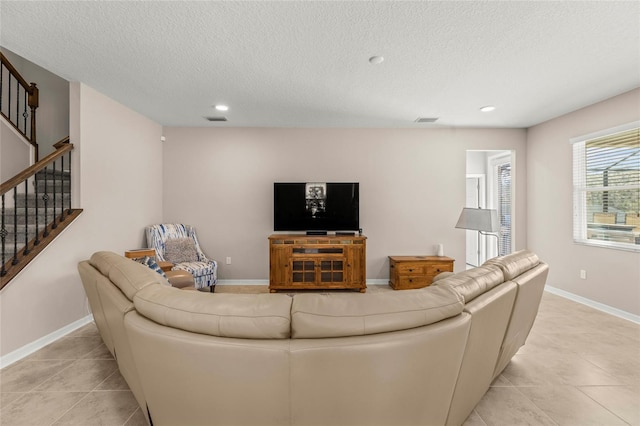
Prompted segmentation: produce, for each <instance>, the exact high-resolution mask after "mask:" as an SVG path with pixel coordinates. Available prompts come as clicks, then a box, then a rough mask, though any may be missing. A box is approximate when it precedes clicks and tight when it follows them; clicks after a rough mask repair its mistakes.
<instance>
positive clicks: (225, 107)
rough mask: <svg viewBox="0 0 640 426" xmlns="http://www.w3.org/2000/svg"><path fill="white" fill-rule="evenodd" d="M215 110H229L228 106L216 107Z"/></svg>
mask: <svg viewBox="0 0 640 426" xmlns="http://www.w3.org/2000/svg"><path fill="white" fill-rule="evenodd" d="M216 109H217V110H218V111H228V110H229V107H228V106H226V105H216Z"/></svg>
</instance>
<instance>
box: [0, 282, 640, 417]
mask: <svg viewBox="0 0 640 426" xmlns="http://www.w3.org/2000/svg"><path fill="white" fill-rule="evenodd" d="M370 289H371V290H370V291H385V289H383V288H382V287H381V288H375V286H370ZM216 291H217V292H243V293H255V292H266V291H267V289H266V286H218V288H217V289H216ZM0 391H1V399H0V424H1V425H3V426H9V425H84V426H89V425H119V426H121V425H127V426H134V425H145V424H146V422H145V419H144V416H143V414H142V412H141V410H140V408H139V407H138V405H137V403H136V400H135V399H134V397H133V395H132V394H131V392H130V391H129V389H128V387H127V384H126V383H125V382H124V380H123V379H122V376H120V374H119V373H118V369H117V366H116V363H115V361H114V360H113V358H112V357H111V354H110V353H109V352H108V350H107V349H106V347H105V346H104V345H103V344H102V341H101V339H100V336H99V334H98V332H97V329H96V327H95V325H94V324H89V325H87V326H84V327H82V328H81V329H79V330H77V331H75V332H73V333H71V334H69V335H67V336H65V337H63V338H61V339H59V340H58V341H56V342H54V343H52V344H51V345H49V346H47V347H45V348H43V349H41V350H39V351H38V352H36V353H34V354H32V355H30V356H29V357H27V358H25V359H23V360H21V361H19V362H17V363H15V364H13V365H10V366H8V367H6V368H5V369H3V370H1V371H0ZM626 424H630V425H639V426H640V325H637V324H634V323H631V322H628V321H625V320H622V319H619V318H616V317H613V316H610V315H607V314H605V313H602V312H599V311H597V310H594V309H591V308H589V307H586V306H583V305H581V304H578V303H575V302H572V301H569V300H566V299H564V298H561V297H559V296H554V295H552V294H548V293H545V295H544V298H543V301H542V304H541V306H540V312H539V315H538V318H537V320H536V324H535V325H534V328H533V330H532V332H531V335H530V336H529V339H528V341H527V344H526V345H525V346H524V347H523V348H522V349H521V350H520V351H519V352H518V354H517V355H516V356H515V357H514V358H513V360H512V361H511V363H510V364H509V366H508V367H507V368H506V369H505V371H504V372H503V374H502V375H501V376H500V377H498V378H497V379H496V381H495V382H494V383H493V385H492V386H491V388H490V389H489V391H488V392H487V394H486V395H485V396H484V398H483V399H482V400H481V401H480V403H479V404H478V405H477V406H476V408H475V410H474V411H473V412H472V414H471V415H470V416H469V418H468V419H467V421H466V422H465V426H476V425H505V426H512V425H570V426H582V425H603V426H609V425H626Z"/></svg>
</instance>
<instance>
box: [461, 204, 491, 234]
mask: <svg viewBox="0 0 640 426" xmlns="http://www.w3.org/2000/svg"><path fill="white" fill-rule="evenodd" d="M456 228H462V229H471V230H474V231H484V232H498V231H499V230H500V223H499V222H498V211H497V210H494V209H472V208H468V207H465V208H463V209H462V213H460V218H459V219H458V223H457V224H456Z"/></svg>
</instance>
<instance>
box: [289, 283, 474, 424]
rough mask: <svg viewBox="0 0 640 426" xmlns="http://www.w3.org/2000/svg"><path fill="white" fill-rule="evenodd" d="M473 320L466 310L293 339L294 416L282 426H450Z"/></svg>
mask: <svg viewBox="0 0 640 426" xmlns="http://www.w3.org/2000/svg"><path fill="white" fill-rule="evenodd" d="M400 292H402V293H404V294H407V296H408V297H410V296H411V295H415V294H416V292H415V291H414V290H400ZM396 293H397V292H396ZM373 294H374V293H372V294H371V295H373ZM356 296H357V295H356ZM360 296H364V295H362V294H361V295H360ZM296 297H297V295H296ZM470 319H471V317H470V315H468V314H466V313H464V312H463V313H461V314H459V315H455V316H453V317H451V318H448V319H445V320H442V321H438V322H436V323H432V324H429V325H427V326H424V327H416V328H410V329H407V330H400V331H394V332H390V333H378V334H368V335H364V336H349V337H337V338H324V339H292V340H291V351H290V355H289V357H290V371H289V372H288V373H289V375H288V378H289V380H290V383H291V389H290V391H289V394H288V395H284V397H288V398H290V399H291V404H290V410H291V421H290V422H289V423H286V422H283V423H281V424H292V425H443V424H444V422H445V420H446V417H447V413H448V409H449V404H450V402H451V396H452V394H453V389H454V386H455V383H456V377H457V376H458V372H459V370H460V364H461V362H462V357H463V353H464V348H465V343H466V341H467V336H468V333H469V326H470Z"/></svg>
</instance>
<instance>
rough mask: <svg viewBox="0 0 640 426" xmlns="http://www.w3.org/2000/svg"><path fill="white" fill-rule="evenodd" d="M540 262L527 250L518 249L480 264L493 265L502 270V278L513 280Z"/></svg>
mask: <svg viewBox="0 0 640 426" xmlns="http://www.w3.org/2000/svg"><path fill="white" fill-rule="evenodd" d="M538 263H540V259H538V256H537V255H536V254H535V253H533V252H532V251H529V250H519V251H516V252H513V253H511V254H508V255H505V256H499V257H494V258H492V259H489V260H487V261H486V262H485V263H484V264H483V265H482V266H489V265H495V266H497V267H498V268H500V269H501V270H502V273H503V274H504V280H505V281H510V280H513V279H514V278H515V277H517V276H518V275H520V274H522V273H523V272H526V271H528V270H529V269H531V268H533V267H535V266H536V265H537V264H538Z"/></svg>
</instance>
